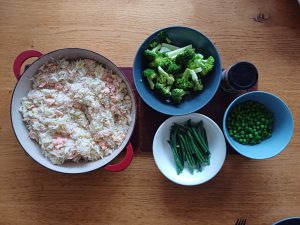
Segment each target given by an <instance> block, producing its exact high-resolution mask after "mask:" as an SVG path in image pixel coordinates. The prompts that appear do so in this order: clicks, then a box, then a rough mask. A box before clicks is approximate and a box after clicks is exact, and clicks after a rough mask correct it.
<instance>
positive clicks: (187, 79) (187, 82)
mask: <svg viewBox="0 0 300 225" xmlns="http://www.w3.org/2000/svg"><path fill="white" fill-rule="evenodd" d="M175 87H176V88H180V89H183V90H189V89H190V88H192V87H193V83H192V79H191V74H190V70H189V69H186V70H185V71H184V73H183V74H182V76H181V77H180V78H178V79H176V82H175Z"/></svg>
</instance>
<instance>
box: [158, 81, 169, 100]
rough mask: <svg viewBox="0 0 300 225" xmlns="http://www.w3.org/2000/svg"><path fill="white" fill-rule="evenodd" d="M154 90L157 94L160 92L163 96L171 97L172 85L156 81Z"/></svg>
mask: <svg viewBox="0 0 300 225" xmlns="http://www.w3.org/2000/svg"><path fill="white" fill-rule="evenodd" d="M154 90H155V91H156V93H157V94H159V95H160V96H161V97H163V98H169V97H171V91H170V90H171V86H164V85H163V84H161V83H156V84H155V85H154Z"/></svg>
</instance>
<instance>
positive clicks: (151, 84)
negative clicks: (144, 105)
mask: <svg viewBox="0 0 300 225" xmlns="http://www.w3.org/2000/svg"><path fill="white" fill-rule="evenodd" d="M143 75H144V77H146V79H147V81H148V84H149V87H150V89H151V90H153V89H154V80H155V78H156V77H157V73H156V72H155V71H154V70H152V69H146V70H144V71H143Z"/></svg>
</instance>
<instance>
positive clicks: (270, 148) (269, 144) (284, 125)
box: [223, 91, 294, 159]
mask: <svg viewBox="0 0 300 225" xmlns="http://www.w3.org/2000/svg"><path fill="white" fill-rule="evenodd" d="M247 100H252V101H256V102H259V103H262V104H263V105H265V107H266V108H267V109H268V110H269V111H270V112H272V113H273V116H274V124H273V132H272V136H271V137H270V138H268V139H266V140H264V141H262V142H261V143H259V144H257V145H242V144H240V143H239V142H237V141H235V140H234V139H233V138H232V137H231V136H230V135H229V133H228V131H227V128H226V120H227V115H228V113H229V112H230V111H231V109H232V107H233V106H235V105H236V104H238V103H242V102H245V101H247ZM293 130H294V122H293V116H292V113H291V111H290V109H289V108H288V106H287V105H286V104H285V103H284V102H283V101H282V100H281V99H280V98H279V97H277V96H275V95H273V94H271V93H268V92H263V91H253V92H248V93H246V94H243V95H241V96H239V97H237V98H236V99H235V100H234V101H233V102H232V103H231V104H230V105H229V106H228V108H227V109H226V111H225V114H224V117H223V132H224V135H225V138H226V140H227V141H228V143H229V144H230V145H231V146H232V148H234V149H235V150H236V151H237V152H239V153H240V154H242V155H244V156H246V157H248V158H252V159H266V158H270V157H273V156H275V155H277V154H279V153H280V152H281V151H283V150H284V149H285V147H286V146H287V145H288V143H289V142H290V140H291V138H292V136H293Z"/></svg>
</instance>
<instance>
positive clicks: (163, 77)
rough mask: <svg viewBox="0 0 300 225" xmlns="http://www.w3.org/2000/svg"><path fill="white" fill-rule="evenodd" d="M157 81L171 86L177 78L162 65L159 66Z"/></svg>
mask: <svg viewBox="0 0 300 225" xmlns="http://www.w3.org/2000/svg"><path fill="white" fill-rule="evenodd" d="M157 81H158V82H159V83H161V84H163V85H165V86H171V85H172V84H173V83H174V81H175V79H174V77H173V76H172V75H171V74H168V73H167V72H166V71H164V70H163V68H161V67H160V66H159V67H158V76H157Z"/></svg>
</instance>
